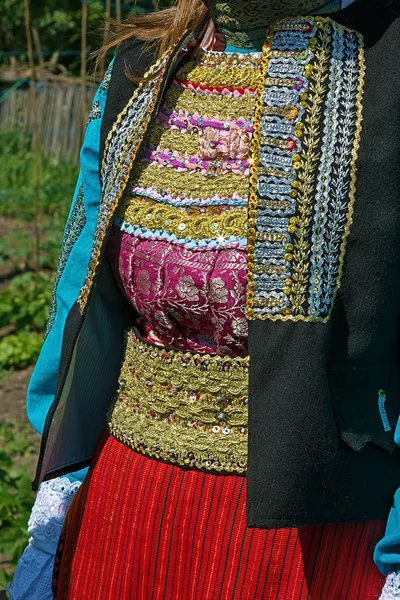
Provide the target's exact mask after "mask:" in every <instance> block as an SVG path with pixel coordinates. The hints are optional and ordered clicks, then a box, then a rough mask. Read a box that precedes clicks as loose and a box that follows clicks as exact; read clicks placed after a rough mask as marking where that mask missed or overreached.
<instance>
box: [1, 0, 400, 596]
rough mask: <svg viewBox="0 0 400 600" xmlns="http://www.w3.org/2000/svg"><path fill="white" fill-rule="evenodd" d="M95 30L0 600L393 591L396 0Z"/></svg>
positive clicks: (226, 13)
mask: <svg viewBox="0 0 400 600" xmlns="http://www.w3.org/2000/svg"><path fill="white" fill-rule="evenodd" d="M293 14H294V15H295V16H294V17H293V16H292V15H293ZM117 41H119V42H123V43H121V44H120V47H119V51H118V53H117V56H116V59H115V60H114V62H113V63H112V64H111V66H110V69H109V70H108V72H107V75H106V77H105V79H104V81H103V83H102V84H101V86H100V88H99V91H98V93H97V96H96V98H95V101H94V104H93V108H92V110H91V112H90V116H89V122H88V126H87V132H86V138H85V142H84V145H83V148H82V153H81V173H80V176H79V180H78V184H77V188H76V194H75V198H74V202H73V205H72V208H71V212H70V216H69V219H68V223H67V226H66V230H65V235H64V243H63V247H62V251H61V257H60V262H59V268H58V271H57V275H56V285H55V291H54V296H53V301H52V305H51V310H50V319H49V325H48V330H47V336H46V339H45V342H44V345H43V349H42V352H41V355H40V358H39V360H38V363H37V366H36V369H35V371H34V373H33V376H32V379H31V382H30V386H29V390H28V412H29V416H30V419H31V421H32V423H33V425H34V426H35V427H36V428H37V429H38V430H39V431H40V432H41V433H42V434H43V443H42V448H41V453H40V460H39V465H38V471H37V478H36V480H35V482H34V487H35V489H38V490H39V491H38V496H37V500H36V504H35V507H34V509H33V512H32V517H31V520H30V524H29V530H30V533H31V536H32V537H31V541H30V544H29V546H28V548H27V549H26V551H25V553H24V555H23V557H22V558H21V561H20V563H19V567H18V569H17V573H16V576H15V578H14V581H13V583H12V585H11V588H10V593H11V598H12V599H14V600H15V599H20V598H25V599H26V598H50V597H51V594H53V595H54V598H57V599H60V600H61V599H66V598H68V599H70V600H78V599H79V600H80V599H83V598H84V599H93V600H103V599H104V600H111V599H116V598H118V599H122V600H127V599H128V598H129V599H134V600H158V599H163V600H169V599H171V600H183V599H185V600H186V599H190V600H231V599H232V600H234V599H237V600H244V599H250V598H251V599H254V598H255V599H260V600H261V599H268V600H269V599H274V600H288V599H290V600H303V599H312V600H373V599H376V598H378V597H381V598H383V599H385V600H389V599H394V598H399V597H400V576H397V574H396V571H397V569H398V565H399V564H400V551H399V547H400V546H399V542H400V525H398V523H397V515H398V511H399V505H398V502H399V497H397V498H396V490H397V488H398V486H399V484H400V457H399V450H398V444H400V428H399V427H398V428H396V425H397V420H398V415H399V406H400V382H399V379H400V372H399V341H400V340H399V291H400V251H399V250H400V247H399V242H400V234H399V231H400V203H399V193H400V192H399V191H400V170H399V164H400V143H399V138H400V110H399V101H398V98H399V95H400V78H399V60H400V2H399V0H392V1H391V0H355V1H354V2H352V3H350V4H349V2H346V3H345V4H344V5H342V6H340V5H339V4H338V3H336V2H334V3H328V4H327V3H326V2H325V1H324V0H301V1H290V0H252V1H250V0H230V1H217V0H209V2H208V4H207V7H206V6H205V5H204V4H203V3H202V2H201V1H200V0H178V2H177V3H176V5H175V6H174V7H173V8H171V9H168V10H165V11H163V12H160V13H157V14H154V15H151V16H146V17H140V18H134V19H132V21H131V24H130V25H123V26H122V27H121V30H120V34H119V37H118V39H117ZM149 41H151V42H152V44H151V45H149ZM88 466H89V470H88V472H87V474H86V470H85V469H86V468H87V467H88ZM79 469H83V471H82V470H81V471H79ZM85 475H86V476H85ZM84 476H85V478H84V481H83V483H82V485H80V481H81V480H82V479H83V477H84ZM75 492H76V493H75ZM74 494H75V495H74ZM72 496H74V497H73V500H72V503H71V505H70V506H69V509H68V512H67V514H66V518H65V521H64V523H63V517H64V515H65V512H66V509H67V508H68V505H69V503H70V500H71V498H72ZM61 527H62V532H61ZM60 532H61V535H60V537H59V539H58V536H59V534H60ZM53 563H54V572H53V574H52V569H53ZM51 579H52V592H51V584H50V580H51Z"/></svg>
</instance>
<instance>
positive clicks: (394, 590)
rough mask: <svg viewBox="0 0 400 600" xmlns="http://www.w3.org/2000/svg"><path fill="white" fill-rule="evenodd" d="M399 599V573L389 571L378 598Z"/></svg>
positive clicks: (382, 599)
mask: <svg viewBox="0 0 400 600" xmlns="http://www.w3.org/2000/svg"><path fill="white" fill-rule="evenodd" d="M399 599H400V573H399V574H398V575H396V573H390V575H388V576H387V577H386V583H385V586H384V588H383V590H382V594H381V597H380V599H379V600H399Z"/></svg>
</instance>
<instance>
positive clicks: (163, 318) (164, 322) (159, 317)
mask: <svg viewBox="0 0 400 600" xmlns="http://www.w3.org/2000/svg"><path fill="white" fill-rule="evenodd" d="M154 317H155V319H156V321H158V322H159V324H160V325H161V326H162V327H165V328H166V329H173V325H172V323H171V322H170V320H169V319H168V317H167V315H165V314H164V313H163V312H161V311H160V310H156V312H155V313H154Z"/></svg>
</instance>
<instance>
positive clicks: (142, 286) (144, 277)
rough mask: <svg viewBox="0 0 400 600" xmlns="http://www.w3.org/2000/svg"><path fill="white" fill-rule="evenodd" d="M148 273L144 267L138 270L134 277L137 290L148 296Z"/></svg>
mask: <svg viewBox="0 0 400 600" xmlns="http://www.w3.org/2000/svg"><path fill="white" fill-rule="evenodd" d="M150 285H151V284H150V275H149V272H148V271H146V269H143V270H141V271H139V272H138V273H137V275H136V277H135V286H136V288H137V290H138V291H139V292H140V293H141V294H143V295H144V296H148V294H149V292H150Z"/></svg>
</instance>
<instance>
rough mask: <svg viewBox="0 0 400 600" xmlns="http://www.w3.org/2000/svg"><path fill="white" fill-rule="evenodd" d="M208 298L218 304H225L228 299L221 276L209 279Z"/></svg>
mask: <svg viewBox="0 0 400 600" xmlns="http://www.w3.org/2000/svg"><path fill="white" fill-rule="evenodd" d="M210 300H211V301H212V302H218V303H220V304H225V303H226V302H227V301H228V292H227V289H226V288H225V282H224V280H223V279H221V277H215V278H214V279H212V280H211V281H210Z"/></svg>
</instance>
